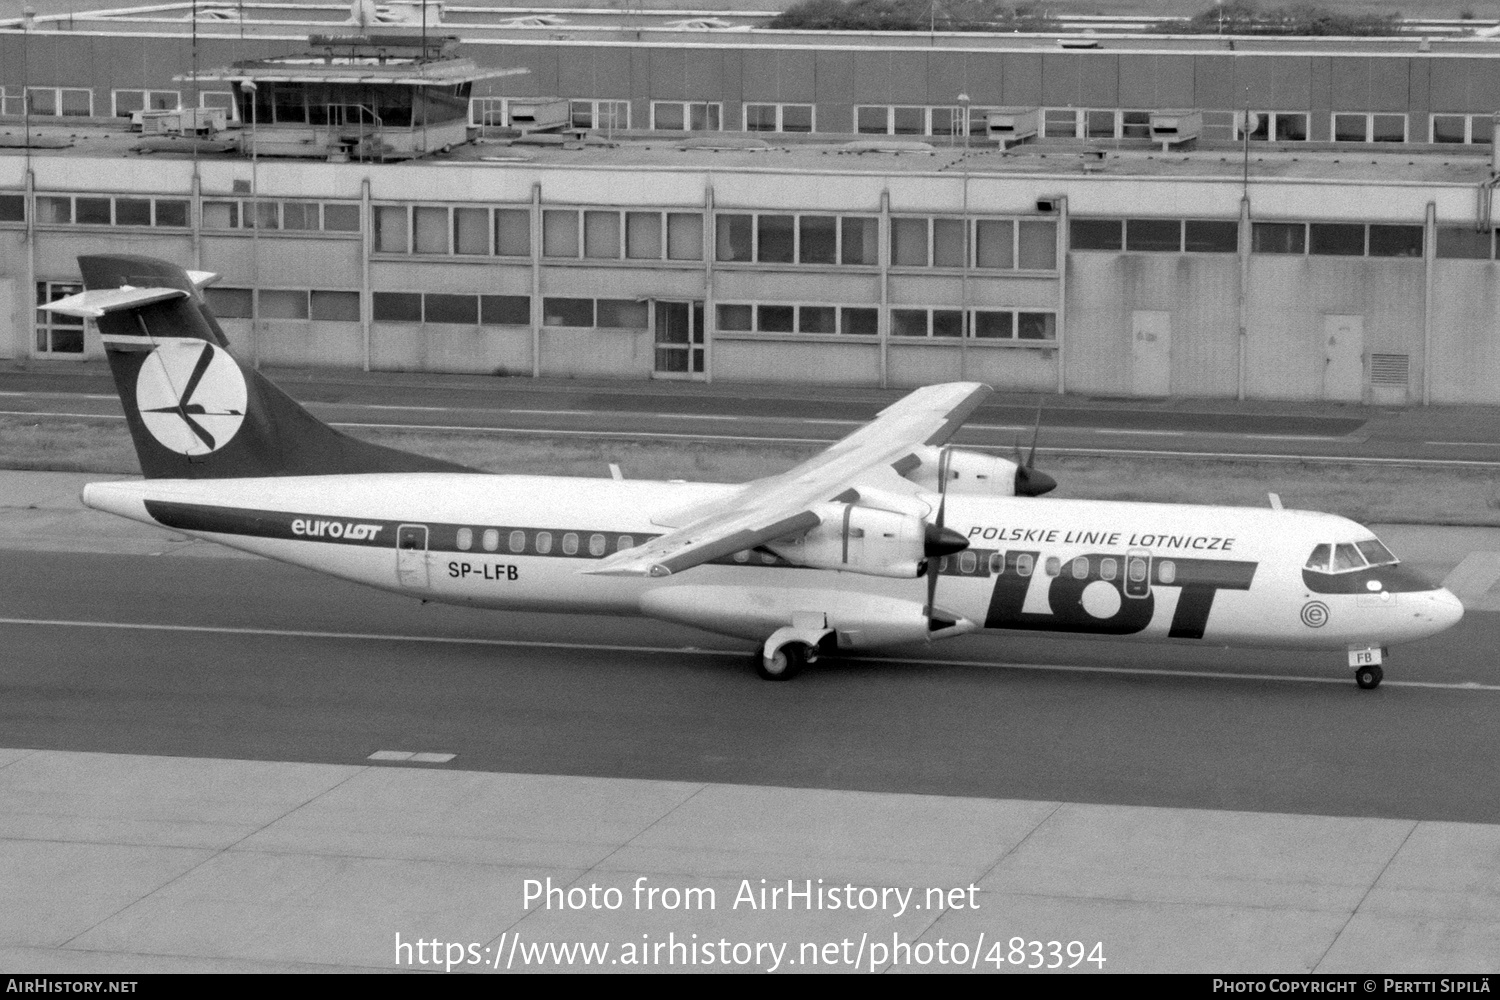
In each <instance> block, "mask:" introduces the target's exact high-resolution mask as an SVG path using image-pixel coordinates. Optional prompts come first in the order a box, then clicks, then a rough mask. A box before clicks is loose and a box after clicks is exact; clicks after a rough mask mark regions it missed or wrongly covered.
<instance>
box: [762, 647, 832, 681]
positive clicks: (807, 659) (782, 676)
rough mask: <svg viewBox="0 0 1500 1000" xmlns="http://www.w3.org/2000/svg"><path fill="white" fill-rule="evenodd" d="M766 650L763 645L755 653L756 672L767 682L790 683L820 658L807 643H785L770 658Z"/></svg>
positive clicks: (815, 650)
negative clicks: (807, 666)
mask: <svg viewBox="0 0 1500 1000" xmlns="http://www.w3.org/2000/svg"><path fill="white" fill-rule="evenodd" d="M765 649H766V647H765V646H764V645H762V646H761V647H760V648H759V649H757V650H756V651H755V672H756V673H757V674H759V675H760V678H761V679H762V680H767V681H789V680H791V679H792V678H793V677H796V676H797V675H798V674H799V673H801V672H802V668H803V667H804V666H806V665H807V664H809V663H812V662H814V661H815V660H817V658H818V652H817V649H815V648H814V647H812V646H809V645H807V643H805V642H788V643H784V644H783V645H781V646H780V647H778V648H777V650H776V652H774V653H772V654H771V655H770V656H769V657H767V656H766V655H765Z"/></svg>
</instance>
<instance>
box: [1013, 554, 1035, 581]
mask: <svg viewBox="0 0 1500 1000" xmlns="http://www.w3.org/2000/svg"><path fill="white" fill-rule="evenodd" d="M1033 565H1035V563H1034V562H1033V561H1032V557H1031V556H1029V555H1019V556H1016V575H1017V576H1030V575H1031V568H1032V566H1033Z"/></svg>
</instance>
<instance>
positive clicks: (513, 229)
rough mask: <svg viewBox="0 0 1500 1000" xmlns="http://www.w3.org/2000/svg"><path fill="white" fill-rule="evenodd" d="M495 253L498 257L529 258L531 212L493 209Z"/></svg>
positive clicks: (521, 209)
mask: <svg viewBox="0 0 1500 1000" xmlns="http://www.w3.org/2000/svg"><path fill="white" fill-rule="evenodd" d="M495 253H496V255H497V256H500V257H530V256H531V212H529V211H528V210H526V209H524V208H497V209H495Z"/></svg>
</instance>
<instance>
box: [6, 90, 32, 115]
mask: <svg viewBox="0 0 1500 1000" xmlns="http://www.w3.org/2000/svg"><path fill="white" fill-rule="evenodd" d="M25 113H26V100H25V98H24V97H23V96H22V94H21V89H20V88H19V87H0V115H24V114H25Z"/></svg>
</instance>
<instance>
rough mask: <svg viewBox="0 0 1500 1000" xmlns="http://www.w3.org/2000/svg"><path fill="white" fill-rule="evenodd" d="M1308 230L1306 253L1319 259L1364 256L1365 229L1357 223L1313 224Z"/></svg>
mask: <svg viewBox="0 0 1500 1000" xmlns="http://www.w3.org/2000/svg"><path fill="white" fill-rule="evenodd" d="M1308 229H1309V230H1310V231H1309V233H1308V240H1307V252H1308V253H1311V254H1316V255H1318V256H1321V257H1363V256H1364V253H1365V227H1364V226H1362V225H1360V224H1359V223H1357V222H1355V223H1348V222H1314V223H1312V224H1311V225H1310V226H1309V227H1308Z"/></svg>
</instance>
